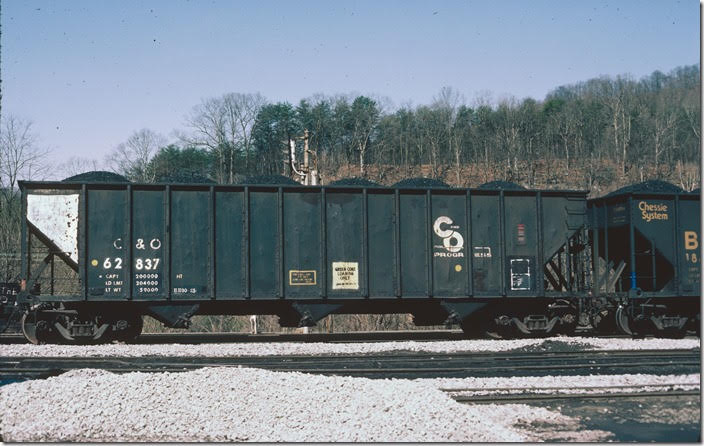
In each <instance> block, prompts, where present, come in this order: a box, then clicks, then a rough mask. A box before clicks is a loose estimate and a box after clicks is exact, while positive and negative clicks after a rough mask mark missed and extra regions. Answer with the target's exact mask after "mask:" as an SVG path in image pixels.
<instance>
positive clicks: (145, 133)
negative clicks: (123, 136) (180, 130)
mask: <svg viewBox="0 0 704 446" xmlns="http://www.w3.org/2000/svg"><path fill="white" fill-rule="evenodd" d="M165 144H166V139H165V138H164V137H163V136H162V135H160V134H158V133H156V132H154V131H153V130H149V129H146V128H145V129H141V130H138V131H136V132H134V133H133V134H132V135H131V136H130V137H129V138H127V141H125V142H123V143H120V144H119V145H118V146H117V147H116V148H115V150H113V151H112V152H111V153H110V154H109V155H108V157H107V159H106V162H107V164H108V166H109V167H110V168H111V169H112V170H113V171H114V172H116V173H119V174H122V175H124V176H126V177H127V178H129V179H130V180H132V181H137V182H145V183H149V182H153V181H155V180H156V178H154V172H151V169H149V161H150V160H151V159H152V158H153V157H154V155H155V154H156V153H157V151H158V150H159V148H160V147H162V146H164V145H165Z"/></svg>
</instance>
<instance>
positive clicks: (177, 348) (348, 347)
mask: <svg viewBox="0 0 704 446" xmlns="http://www.w3.org/2000/svg"><path fill="white" fill-rule="evenodd" d="M555 346H557V347H558V348H569V349H571V350H572V349H573V350H574V351H579V350H653V349H655V350H659V349H663V350H669V349H694V348H700V340H699V339H698V338H690V339H613V338H570V337H554V338H548V339H517V340H466V341H435V342H417V341H401V342H374V343H322V342H321V343H293V342H271V343H252V344H246V343H226V344H152V345H141V344H106V345H91V346H83V345H82V346H79V345H32V344H6V345H0V356H22V357H28V356H31V357H43V356H69V357H101V356H103V357H111V356H118V357H120V356H121V357H141V356H178V357H184V356H199V357H202V356H206V357H232V356H276V355H314V354H321V355H322V354H363V353H381V352H391V351H413V352H433V353H451V352H502V351H509V350H514V349H531V348H537V349H539V348H541V347H545V348H546V349H553V348H554V347H555ZM571 350H570V351H571Z"/></svg>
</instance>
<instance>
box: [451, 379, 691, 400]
mask: <svg viewBox="0 0 704 446" xmlns="http://www.w3.org/2000/svg"><path fill="white" fill-rule="evenodd" d="M440 390H442V391H443V392H446V393H448V394H449V395H450V396H451V397H452V398H453V399H454V400H455V401H457V402H459V403H465V404H510V403H539V402H545V401H555V400H611V399H631V398H637V399H639V400H642V398H682V397H697V396H700V395H701V390H700V385H699V383H692V382H689V383H668V384H643V385H637V386H593V387H588V388H577V387H540V388H515V387H514V388H492V389H489V388H475V389H440Z"/></svg>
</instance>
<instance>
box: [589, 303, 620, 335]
mask: <svg viewBox="0 0 704 446" xmlns="http://www.w3.org/2000/svg"><path fill="white" fill-rule="evenodd" d="M589 322H590V323H591V324H592V327H594V330H595V331H596V332H597V333H599V334H602V335H610V334H613V333H616V332H618V331H619V329H618V326H617V324H616V315H615V313H614V312H613V311H611V310H609V309H607V308H602V309H600V310H599V311H594V312H593V313H592V314H590V315H589Z"/></svg>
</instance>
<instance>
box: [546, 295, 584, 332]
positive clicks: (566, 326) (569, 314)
mask: <svg viewBox="0 0 704 446" xmlns="http://www.w3.org/2000/svg"><path fill="white" fill-rule="evenodd" d="M548 308H550V311H549V313H548V320H552V319H553V318H555V317H558V318H560V320H559V321H558V322H557V324H556V325H555V326H554V328H553V329H552V330H551V332H547V333H546V335H551V334H553V333H554V334H561V335H566V336H573V335H574V333H575V331H576V330H577V325H578V323H579V314H578V313H579V312H578V311H577V308H576V307H575V306H574V305H573V304H571V303H570V302H568V301H566V300H563V299H560V300H558V301H556V302H555V304H553V305H550V306H549V307H548Z"/></svg>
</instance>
